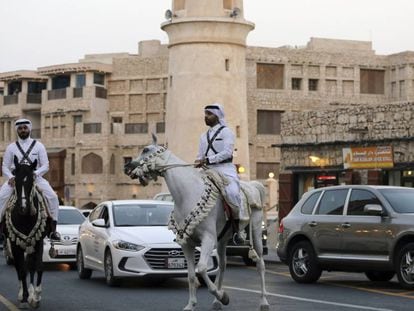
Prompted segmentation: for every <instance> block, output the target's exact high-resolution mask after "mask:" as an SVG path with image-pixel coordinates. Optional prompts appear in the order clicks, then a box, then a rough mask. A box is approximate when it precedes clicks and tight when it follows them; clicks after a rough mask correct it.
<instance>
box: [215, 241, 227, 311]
mask: <svg viewBox="0 0 414 311" xmlns="http://www.w3.org/2000/svg"><path fill="white" fill-rule="evenodd" d="M226 246H227V240H226V239H225V238H223V239H222V240H221V241H219V243H218V245H217V255H218V260H219V262H218V265H219V271H218V275H217V277H216V286H217V290H219V291H220V290H221V288H222V286H223V279H224V271H225V270H226V264H227V257H226ZM213 310H222V303H221V302H220V301H219V300H218V299H217V298H214V301H213Z"/></svg>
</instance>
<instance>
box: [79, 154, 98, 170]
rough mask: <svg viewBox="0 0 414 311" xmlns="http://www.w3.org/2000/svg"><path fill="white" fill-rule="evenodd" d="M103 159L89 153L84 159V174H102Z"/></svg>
mask: <svg viewBox="0 0 414 311" xmlns="http://www.w3.org/2000/svg"><path fill="white" fill-rule="evenodd" d="M102 166H103V165H102V158H101V157H100V156H98V155H97V154H95V153H89V154H87V155H86V156H84V157H83V158H82V174H102Z"/></svg>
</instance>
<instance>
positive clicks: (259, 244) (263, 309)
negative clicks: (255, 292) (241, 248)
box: [251, 210, 269, 311]
mask: <svg viewBox="0 0 414 311" xmlns="http://www.w3.org/2000/svg"><path fill="white" fill-rule="evenodd" d="M256 215H257V216H260V217H257V218H259V219H258V220H256V221H254V219H253V217H252V222H251V225H252V226H253V227H252V235H253V239H252V241H253V248H254V250H255V251H256V253H257V255H258V257H259V258H258V259H257V262H256V268H257V272H258V273H259V276H260V282H261V284H260V285H261V296H260V311H268V310H269V302H268V301H267V297H266V296H267V293H266V284H265V273H266V268H265V263H264V259H263V241H262V217H263V213H262V211H261V210H260V211H259V210H257V211H256ZM252 216H253V214H252Z"/></svg>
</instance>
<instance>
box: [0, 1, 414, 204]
mask: <svg viewBox="0 0 414 311" xmlns="http://www.w3.org/2000/svg"><path fill="white" fill-rule="evenodd" d="M198 1H199V0H198ZM194 2H195V0H188V1H184V0H176V1H173V7H172V12H171V20H170V21H167V22H166V23H167V24H165V23H164V24H163V26H162V27H163V28H164V29H165V30H166V31H167V32H168V31H169V30H167V28H168V27H175V26H177V27H181V26H182V24H186V23H194V22H197V25H198V26H197V27H199V28H200V29H198V31H199V32H200V35H204V36H205V40H206V42H202V44H203V45H202V46H200V47H199V49H200V52H197V55H198V56H200V55H201V56H203V55H205V56H206V55H208V49H207V48H206V46H207V47H208V46H209V44H210V43H209V42H208V40H210V39H211V36H210V35H209V33H210V31H211V25H215V23H216V24H217V23H218V24H220V25H226V27H230V28H231V27H233V26H234V24H236V25H238V27H247V28H249V27H250V29H251V28H252V27H253V25H252V24H249V22H247V21H245V20H244V18H243V5H242V4H243V3H242V2H243V1H241V0H240V1H227V0H223V1H221V0H214V1H211V2H207V1H205V0H203V3H205V4H207V3H209V6H208V7H205V10H204V11H203V10H202V11H200V10H197V9H195V7H194V6H192V5H194ZM210 5H211V6H210ZM235 7H237V8H239V9H238V10H235ZM200 20H201V22H200ZM207 21H208V23H207ZM169 23H170V24H169ZM206 23H207V24H208V25H207V26H206V25H204V24H206ZM173 24H174V25H173ZM203 25H204V26H203ZM246 25H247V26H246ZM203 27H205V28H203ZM191 29H192V28H191V27H188V28H185V32H191ZM203 29H204V30H205V31H204V32H203V31H202V30H203ZM247 30H249V29H247ZM247 30H244V33H243V31H242V32H241V33H240V32H239V33H238V35H239V37H238V38H239V39H240V40H241V41H240V42H237V44H235V43H234V38H233V39H232V38H231V37H229V38H223V37H220V36H219V39H220V40H223V41H224V42H223V49H220V48H217V47H216V48H214V49H213V50H212V51H213V52H214V53H215V54H217V55H218V56H216V57H213V60H210V59H206V63H205V64H204V68H205V69H206V70H208V75H205V76H204V77H203V74H199V75H197V70H198V71H200V70H203V65H202V64H197V67H196V68H197V70H195V71H193V72H192V74H191V75H188V76H185V74H188V71H186V70H184V69H182V70H183V71H182V72H180V69H179V68H180V66H177V62H178V61H181V62H182V63H183V64H184V65H185V66H187V67H184V68H187V69H188V68H189V67H191V62H189V63H186V62H185V61H183V60H182V59H181V58H180V57H183V55H186V54H185V53H187V56H188V57H192V54H191V53H192V52H193V51H194V50H192V49H187V50H186V49H185V45H184V44H181V43H180V42H179V43H177V42H176V43H175V46H174V47H172V46H170V49H169V46H168V45H165V44H161V43H160V42H159V41H156V40H154V41H144V42H140V43H139V44H138V53H137V54H128V53H121V54H103V55H102V54H101V55H86V56H85V57H84V59H81V60H79V62H77V63H75V64H62V65H54V64H51V66H47V67H41V68H38V69H37V70H36V71H14V72H5V73H0V83H1V82H3V85H4V91H3V94H2V95H0V155H1V154H2V153H3V152H4V150H5V148H6V146H7V145H8V144H9V143H10V142H11V141H13V140H14V139H15V131H14V127H13V121H14V120H15V119H17V118H20V117H28V118H30V119H32V121H33V128H34V131H33V136H34V137H37V138H39V139H41V141H42V142H43V143H44V144H45V145H46V147H47V149H48V152H49V156H50V160H51V166H50V172H49V176H48V178H49V180H51V183H52V185H53V187H54V188H55V189H56V190H57V191H58V192H59V194H60V196H62V197H63V198H64V200H65V202H66V203H67V204H74V205H76V206H79V207H81V206H92V205H93V204H96V203H98V202H100V201H102V200H106V199H126V198H150V197H152V196H153V195H154V194H156V193H157V192H159V191H161V183H160V182H158V183H153V184H151V186H150V187H146V188H143V187H141V186H139V185H138V184H137V182H136V181H132V180H130V179H129V178H128V177H127V176H125V175H124V174H123V171H122V169H123V165H124V163H125V162H127V161H129V160H130V159H131V158H132V157H135V156H136V155H137V154H138V152H139V151H140V150H141V149H142V147H143V146H145V145H147V144H148V143H149V142H150V141H151V139H150V133H151V132H154V133H156V134H157V135H158V138H159V141H160V142H161V143H165V142H166V140H167V139H168V144H169V146H170V147H171V146H174V148H177V149H178V150H177V151H178V153H181V152H183V150H185V148H186V147H185V145H183V144H182V145H181V146H178V145H177V144H179V143H180V141H179V140H177V139H176V137H177V136H171V135H176V134H177V133H175V132H174V133H173V131H175V130H170V127H171V121H170V122H169V124H166V120H172V119H168V116H167V112H168V109H167V108H168V104H169V105H170V106H169V107H170V109H171V107H172V106H171V103H177V100H178V99H177V98H179V96H185V95H186V93H185V92H186V88H187V89H188V94H191V96H189V97H185V104H186V105H189V106H190V105H191V103H192V102H194V105H196V106H197V109H193V108H191V109H190V108H189V110H188V111H189V115H188V116H186V115H184V116H185V117H188V118H191V122H188V124H186V122H185V121H184V122H183V121H182V120H181V121H180V124H181V125H182V126H184V127H185V126H186V131H187V133H191V139H186V140H185V144H186V145H191V146H193V147H191V149H190V150H191V152H189V154H188V155H187V157H188V158H186V160H187V161H190V160H191V159H192V158H193V157H195V152H194V150H195V148H196V147H194V146H197V143H198V137H199V135H200V134H201V131H202V130H203V129H202V128H201V127H199V126H198V127H197V128H194V124H195V122H197V120H199V124H203V112H202V111H200V112H199V114H198V115H197V110H198V109H199V108H200V107H203V106H204V105H205V104H208V103H209V102H210V101H212V100H213V99H214V98H217V100H218V101H222V103H223V104H224V106H225V107H229V108H230V109H228V110H227V111H226V112H227V115H228V118H229V120H231V122H230V126H231V127H232V129H233V130H234V132H235V133H236V135H237V137H238V144H239V145H240V148H241V150H243V151H242V153H243V156H241V157H239V158H238V159H237V158H236V164H238V165H241V166H244V167H246V168H248V172H247V175H249V176H250V178H251V179H260V180H265V179H267V178H268V174H269V173H270V172H273V173H275V175H276V178H277V176H278V174H279V170H280V165H281V162H282V163H283V160H285V158H282V156H281V147H282V145H283V143H289V142H287V141H282V136H281V133H282V132H283V130H284V129H283V127H284V126H285V125H283V123H282V121H281V120H282V113H284V112H300V111H307V110H311V111H314V112H315V113H317V111H320V110H326V109H328V110H329V109H330V110H337V109H342V108H344V107H354V108H355V109H356V108H357V107H368V106H369V107H377V106H381V105H385V104H398V105H402V106H404V103H406V102H409V101H413V98H414V52H402V53H398V54H393V55H377V54H375V51H373V50H372V43H371V42H363V41H347V40H334V39H321V38H311V39H310V41H309V42H308V44H307V45H306V46H303V47H291V46H284V47H279V48H267V47H251V46H250V47H245V46H243V44H244V43H243V40H245V36H246V31H247ZM183 31H184V30H183ZM229 34H232V32H231V31H230V32H229ZM192 35H194V34H191V33H190V34H189V35H188V36H187V37H186V40H190V41H191V40H195V37H192ZM243 36H244V37H243ZM178 39H180V37H174V38H172V37H170V40H178ZM217 40H218V39H217V37H216V38H215V42H216V43H217ZM173 42H174V41H172V43H173ZM187 43H188V42H187ZM190 43H191V44H193V45H194V44H195V43H194V42H190ZM224 43H225V44H224ZM197 44H199V43H197ZM218 45H219V44H218ZM235 45H237V46H238V47H239V48H235V47H234V46H235ZM173 49H176V50H175V52H174V53H175V54H174V55H173V56H171V54H170V53H171V51H173ZM177 49H179V51H177ZM180 53H183V54H180ZM206 53H207V54H206ZM240 55H243V57H244V59H241V58H240ZM171 57H172V58H171ZM180 59H181V60H180ZM172 60H173V61H174V63H172ZM197 61H198V62H199V61H202V59H201V60H200V59H199V58H197V59H193V63H194V62H197ZM212 61H214V64H217V66H216V65H214V66H208V65H209V64H210V63H211V62H212ZM218 64H221V65H218ZM240 66H242V67H240ZM180 75H182V76H180ZM215 75H217V77H218V78H217V80H216V78H215ZM200 76H202V79H201V80H198V79H199V78H200ZM194 77H196V78H195V79H192V78H194ZM232 79H236V80H238V82H237V83H235V82H234V81H232ZM209 80H211V85H210V87H211V88H210V89H209V88H208V85H207V86H206V85H204V83H206V81H209ZM217 81H218V82H217ZM240 81H242V83H240ZM181 82H182V84H180V83H181ZM177 84H179V88H178V89H174V88H175V87H178V86H177ZM234 85H236V86H237V89H236V90H232V91H231V92H230V90H229V87H232V86H234ZM0 86H1V85H0ZM198 88H200V90H202V91H200V93H198V92H197V89H198ZM208 90H214V94H215V97H214V96H211V94H209V95H208V96H207V95H206V94H208ZM227 90H228V91H229V92H230V93H229V94H230V95H231V96H227V95H226V94H227V93H226V91H227ZM233 91H234V92H233ZM180 92H181V94H180ZM183 94H184V95H183ZM198 94H200V96H197V95H198ZM238 94H240V95H239V96H240V97H241V98H242V99H243V98H245V100H241V101H240V100H237V101H234V102H231V101H232V98H235V97H237V96H238ZM170 97H171V98H170ZM244 101H245V103H244ZM242 105H246V106H245V107H239V108H238V109H234V107H236V108H237V106H242ZM180 109H182V106H180ZM243 111H245V112H243ZM244 113H245V114H246V117H244V116H243V114H244ZM180 115H183V113H180ZM303 118H304V119H301V120H300V121H301V122H304V123H305V124H309V122H312V118H311V119H308V117H306V118H305V117H303ZM245 119H247V121H245ZM183 120H185V118H184V119H183ZM295 124H297V123H295ZM357 125H358V122H357ZM169 126H170V127H169ZM166 129H168V130H169V132H167V131H166ZM312 130H314V129H312ZM356 130H358V129H356ZM318 131H322V132H323V131H326V135H329V134H330V127H329V124H328V125H326V126H324V127H319V128H318ZM180 133H181V132H180ZM184 133H185V132H184ZM183 135H185V134H179V135H178V136H183ZM309 135H311V134H310V133H303V134H301V135H300V136H299V137H297V139H299V138H306V139H307V140H306V141H305V140H303V143H311V144H312V143H315V141H314V142H312V139H313V138H314V136H309ZM321 135H322V134H321ZM167 136H168V137H167ZM170 136H171V137H175V138H171V137H170ZM315 137H316V136H315ZM318 137H319V136H318ZM172 140H173V142H172ZM190 140H191V141H190ZM181 142H182V141H181ZM299 143H300V142H299ZM243 146H244V147H243ZM174 148H172V149H173V151H174ZM243 148H245V150H244V149H243ZM282 148H283V147H282ZM192 153H194V154H192ZM246 161H247V162H248V163H243V162H246ZM295 165H296V164H295ZM283 169H285V167H284V168H283ZM2 181H4V179H3V180H2Z"/></svg>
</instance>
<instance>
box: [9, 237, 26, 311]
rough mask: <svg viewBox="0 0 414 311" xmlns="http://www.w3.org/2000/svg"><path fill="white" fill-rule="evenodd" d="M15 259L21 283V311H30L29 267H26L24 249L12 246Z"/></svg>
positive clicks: (19, 296)
mask: <svg viewBox="0 0 414 311" xmlns="http://www.w3.org/2000/svg"><path fill="white" fill-rule="evenodd" d="M11 250H12V254H13V259H14V267H15V269H16V272H17V277H18V279H19V281H20V286H19V293H18V295H17V299H18V300H19V302H20V304H19V308H20V309H28V308H29V304H28V303H27V298H28V296H29V292H28V289H27V280H26V277H27V267H26V258H25V253H24V251H23V249H21V248H20V246H17V245H14V244H12V246H11Z"/></svg>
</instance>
